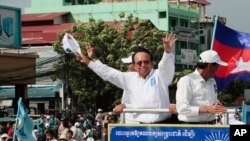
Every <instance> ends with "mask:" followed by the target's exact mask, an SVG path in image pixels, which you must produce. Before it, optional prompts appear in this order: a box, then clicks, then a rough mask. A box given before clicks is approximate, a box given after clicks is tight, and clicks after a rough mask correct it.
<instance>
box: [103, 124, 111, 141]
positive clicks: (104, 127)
mask: <svg viewBox="0 0 250 141" xmlns="http://www.w3.org/2000/svg"><path fill="white" fill-rule="evenodd" d="M108 124H109V123H104V126H103V130H102V141H108Z"/></svg>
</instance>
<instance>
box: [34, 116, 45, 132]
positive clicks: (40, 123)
mask: <svg viewBox="0 0 250 141" xmlns="http://www.w3.org/2000/svg"><path fill="white" fill-rule="evenodd" d="M45 122H46V118H45V116H44V113H41V114H40V117H39V118H38V119H37V121H36V125H37V129H38V132H39V134H44V131H45Z"/></svg>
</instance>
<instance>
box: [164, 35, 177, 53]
mask: <svg viewBox="0 0 250 141" xmlns="http://www.w3.org/2000/svg"><path fill="white" fill-rule="evenodd" d="M176 40H177V38H176V37H175V34H173V33H172V32H171V33H167V34H166V36H165V38H163V47H164V50H165V51H166V52H167V53H170V52H171V51H172V49H173V47H174V44H175V41H176Z"/></svg>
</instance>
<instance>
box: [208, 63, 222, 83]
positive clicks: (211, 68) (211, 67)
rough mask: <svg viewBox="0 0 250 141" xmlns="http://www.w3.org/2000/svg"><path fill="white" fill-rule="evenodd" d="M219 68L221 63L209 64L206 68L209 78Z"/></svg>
mask: <svg viewBox="0 0 250 141" xmlns="http://www.w3.org/2000/svg"><path fill="white" fill-rule="evenodd" d="M218 68H219V65H218V64H216V63H211V64H208V66H207V68H206V69H205V70H206V71H205V72H206V74H207V75H206V76H207V78H208V79H209V78H212V77H214V75H215V72H216V71H217V70H218Z"/></svg>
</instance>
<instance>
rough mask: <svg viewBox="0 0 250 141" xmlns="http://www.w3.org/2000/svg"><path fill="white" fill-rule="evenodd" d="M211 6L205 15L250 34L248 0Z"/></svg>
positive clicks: (19, 0)
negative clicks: (219, 19) (221, 20)
mask: <svg viewBox="0 0 250 141" xmlns="http://www.w3.org/2000/svg"><path fill="white" fill-rule="evenodd" d="M30 1H31V0H0V5H8V6H14V7H19V8H23V7H28V6H30ZM208 1H209V2H210V3H211V5H209V6H207V7H206V15H207V16H213V15H218V16H222V17H226V18H227V26H228V27H230V28H232V29H235V30H238V31H241V32H250V10H248V9H249V6H250V0H208Z"/></svg>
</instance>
